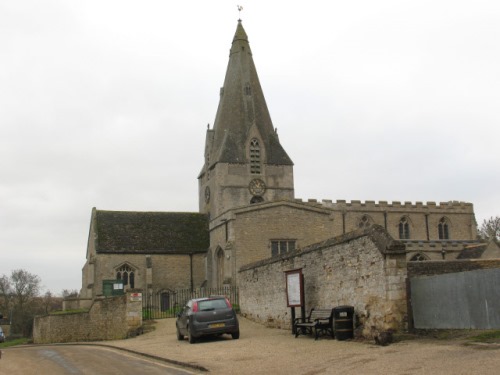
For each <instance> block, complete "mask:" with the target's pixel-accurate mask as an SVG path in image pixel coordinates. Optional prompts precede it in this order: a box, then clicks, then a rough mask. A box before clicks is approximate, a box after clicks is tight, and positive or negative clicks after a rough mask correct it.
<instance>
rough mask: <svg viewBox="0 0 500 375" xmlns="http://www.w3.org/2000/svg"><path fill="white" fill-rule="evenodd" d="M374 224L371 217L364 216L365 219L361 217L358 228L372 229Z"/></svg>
mask: <svg viewBox="0 0 500 375" xmlns="http://www.w3.org/2000/svg"><path fill="white" fill-rule="evenodd" d="M372 224H373V223H372V220H371V219H370V217H369V216H368V215H363V217H361V220H360V221H359V223H358V228H360V229H365V228H368V227H370V226H371V225H372Z"/></svg>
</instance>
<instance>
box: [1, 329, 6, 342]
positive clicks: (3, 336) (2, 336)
mask: <svg viewBox="0 0 500 375" xmlns="http://www.w3.org/2000/svg"><path fill="white" fill-rule="evenodd" d="M0 342H5V335H4V333H3V329H2V327H0Z"/></svg>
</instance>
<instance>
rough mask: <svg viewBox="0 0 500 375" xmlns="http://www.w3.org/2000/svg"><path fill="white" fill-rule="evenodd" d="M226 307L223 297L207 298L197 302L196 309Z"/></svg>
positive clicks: (205, 309) (204, 309)
mask: <svg viewBox="0 0 500 375" xmlns="http://www.w3.org/2000/svg"><path fill="white" fill-rule="evenodd" d="M227 308H228V306H227V304H226V300H224V299H209V300H205V301H199V302H198V309H199V310H201V311H207V310H219V309H227Z"/></svg>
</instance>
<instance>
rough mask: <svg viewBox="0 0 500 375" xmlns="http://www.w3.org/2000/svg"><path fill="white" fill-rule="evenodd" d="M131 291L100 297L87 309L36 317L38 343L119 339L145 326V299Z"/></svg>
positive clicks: (35, 337) (35, 335)
mask: <svg viewBox="0 0 500 375" xmlns="http://www.w3.org/2000/svg"><path fill="white" fill-rule="evenodd" d="M133 293H140V291H139V290H134V291H131V292H130V293H126V294H124V295H122V296H116V297H107V298H106V297H98V298H96V299H94V303H93V304H92V306H91V307H90V310H89V311H88V312H82V313H74V314H61V315H46V316H38V317H35V320H34V327H33V341H34V343H35V344H49V343H58V342H78V341H100V340H119V339H124V338H127V337H128V336H130V335H132V334H135V333H136V332H137V330H138V329H139V328H140V327H141V326H142V301H140V300H136V299H137V298H136V297H135V296H133Z"/></svg>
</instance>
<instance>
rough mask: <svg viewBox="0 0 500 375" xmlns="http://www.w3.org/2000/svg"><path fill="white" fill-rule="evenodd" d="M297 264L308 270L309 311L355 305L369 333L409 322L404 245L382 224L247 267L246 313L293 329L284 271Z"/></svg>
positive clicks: (243, 287)
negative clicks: (316, 308)
mask: <svg viewBox="0 0 500 375" xmlns="http://www.w3.org/2000/svg"><path fill="white" fill-rule="evenodd" d="M293 269H302V273H303V275H304V294H305V297H304V298H305V304H306V311H309V310H310V309H311V308H312V307H318V308H320V307H321V308H333V307H336V306H341V305H350V306H354V309H355V314H356V317H357V323H358V325H359V327H360V329H359V332H360V333H361V335H363V336H366V337H371V336H373V335H374V334H376V333H378V332H380V331H386V330H400V329H404V328H406V324H407V301H406V259H405V246H404V244H402V243H401V242H399V241H394V240H393V239H392V238H391V237H390V236H389V235H388V233H387V232H386V231H385V230H384V229H383V228H382V227H380V226H373V227H371V228H369V229H367V230H365V231H356V232H352V233H348V234H346V235H343V236H339V237H335V238H332V239H330V240H328V241H325V242H322V243H319V244H315V245H312V246H309V247H307V248H304V249H302V250H299V251H296V252H293V253H289V254H287V255H286V256H282V257H279V258H271V259H267V260H264V261H260V262H257V263H254V264H250V265H247V266H245V267H242V268H241V270H240V276H239V277H240V307H241V311H242V313H243V314H244V315H245V316H247V317H248V318H250V319H252V320H255V321H258V322H260V323H264V324H266V325H268V326H273V327H278V328H287V329H289V328H290V327H291V317H290V315H291V313H290V311H291V310H290V308H288V307H287V303H286V292H285V288H286V285H285V274H284V272H285V271H288V270H293ZM297 310H298V309H297ZM297 316H300V311H298V312H297Z"/></svg>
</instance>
